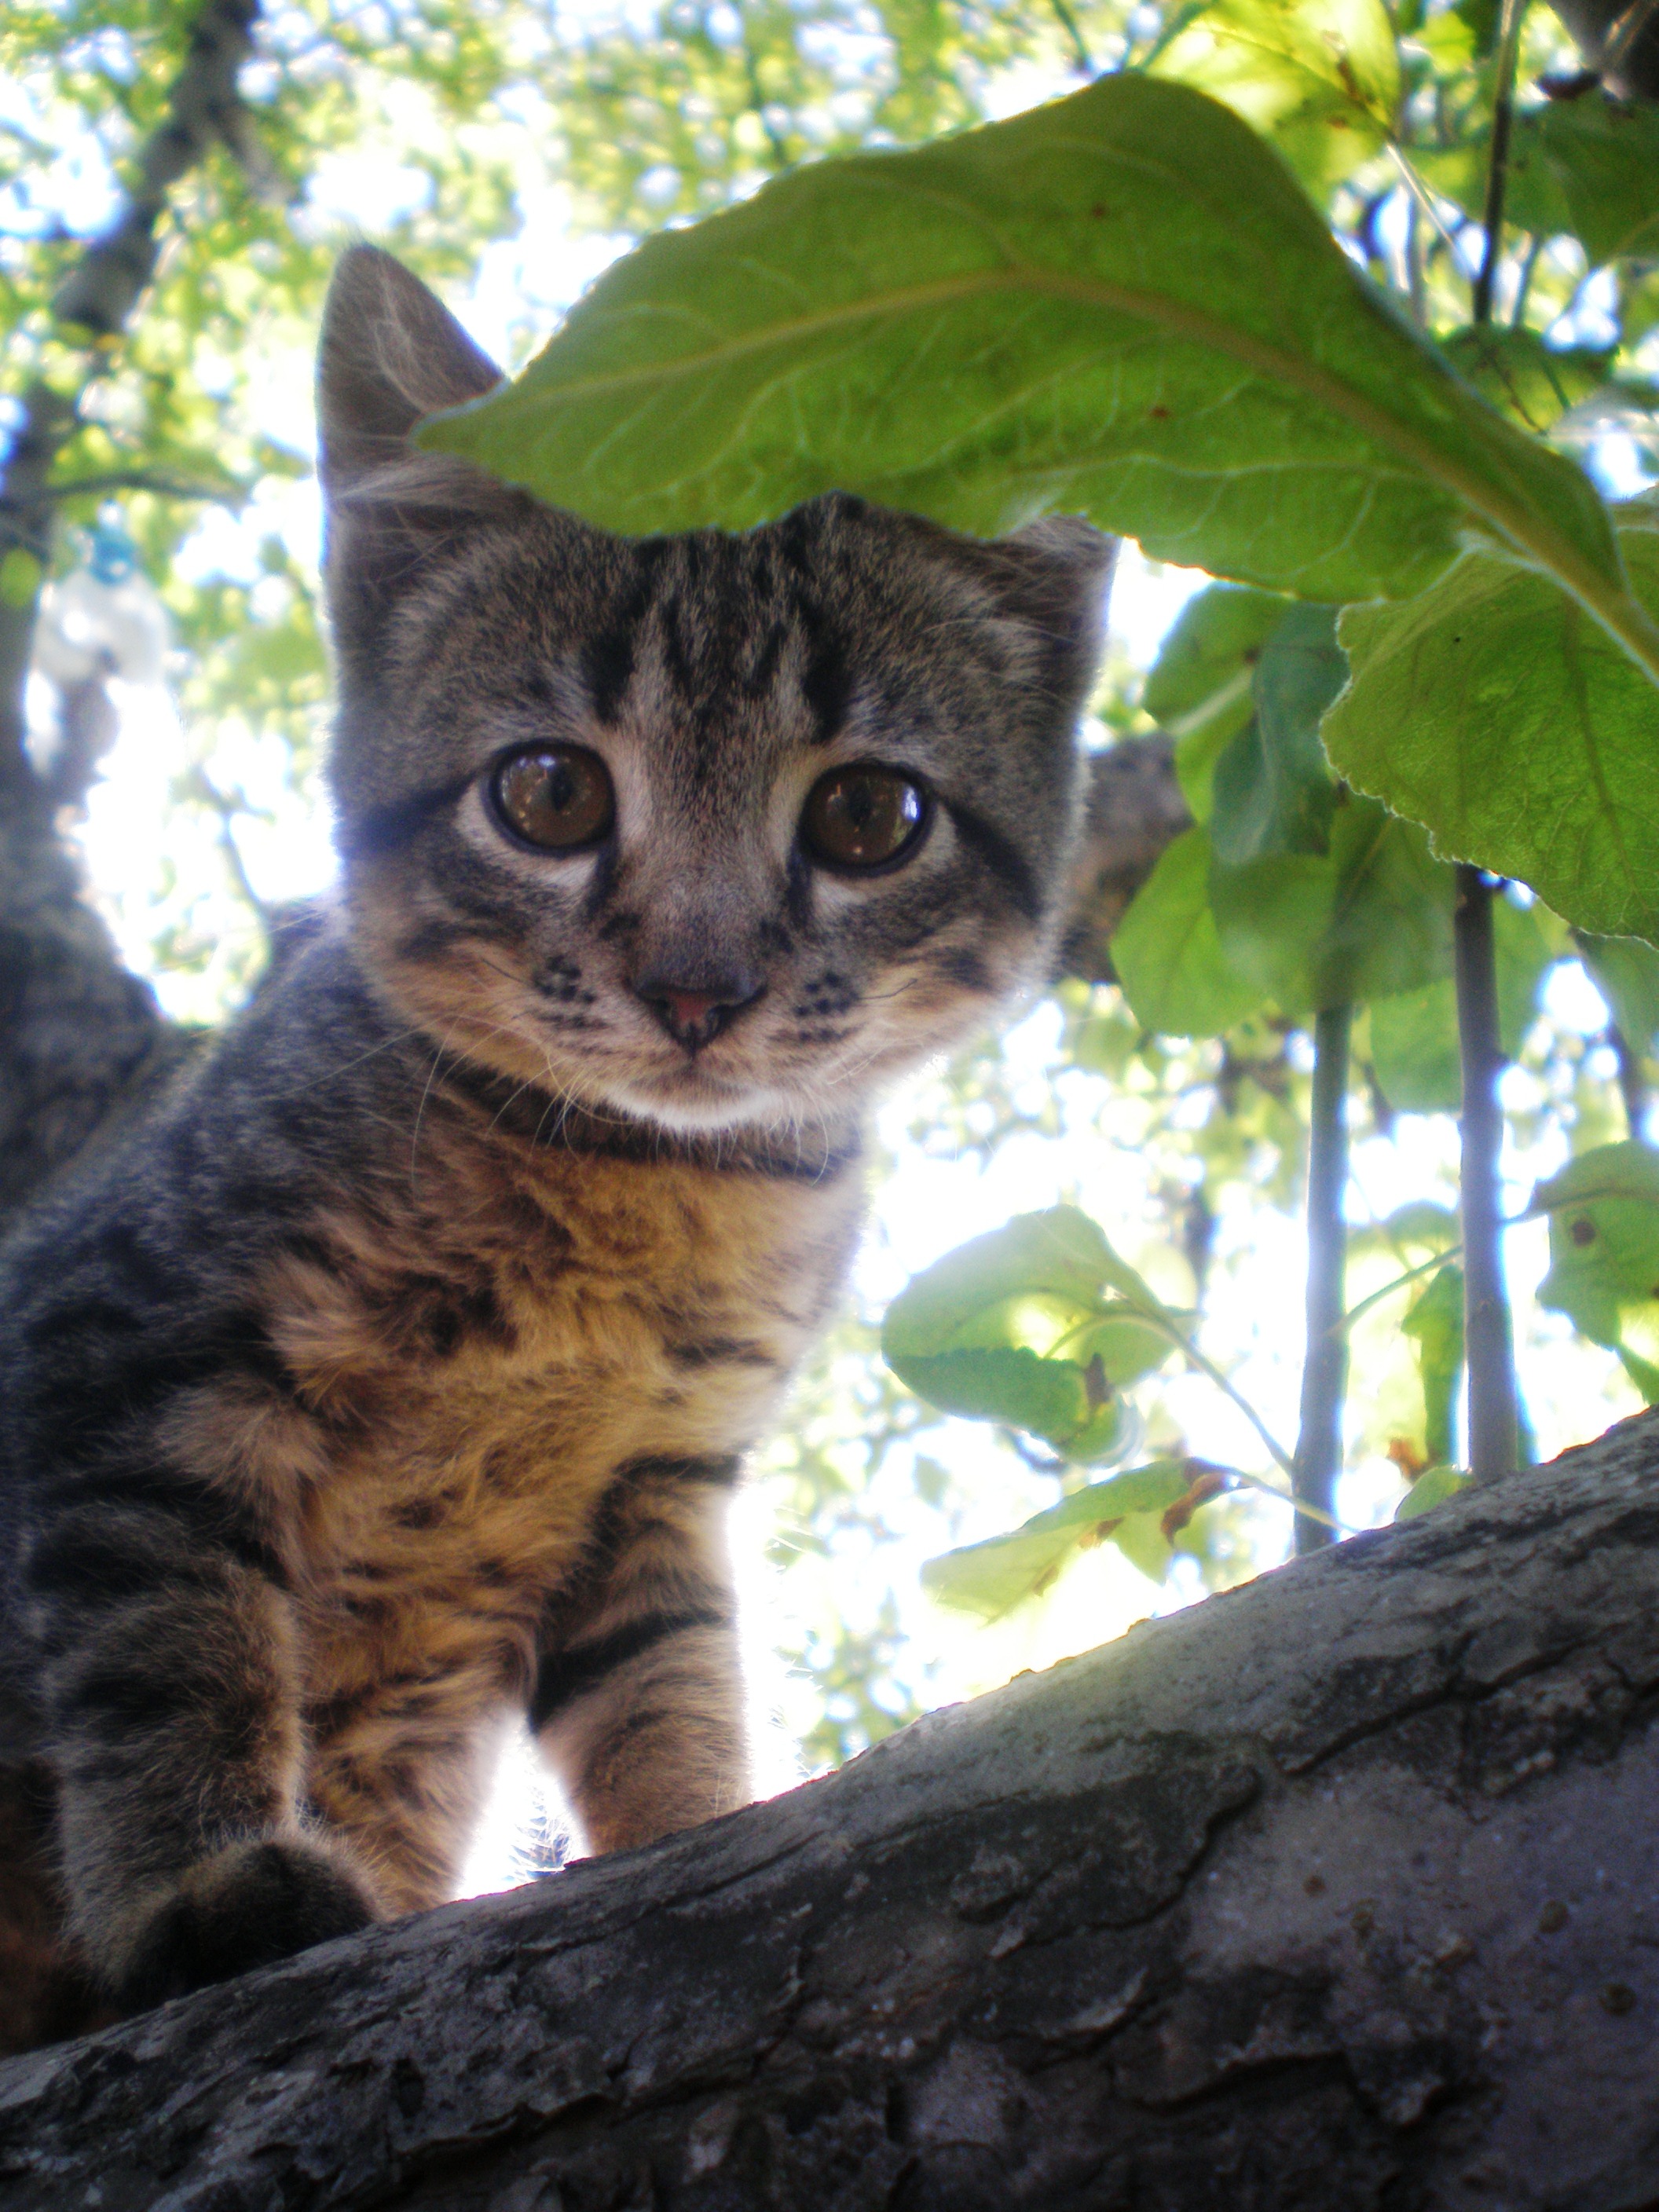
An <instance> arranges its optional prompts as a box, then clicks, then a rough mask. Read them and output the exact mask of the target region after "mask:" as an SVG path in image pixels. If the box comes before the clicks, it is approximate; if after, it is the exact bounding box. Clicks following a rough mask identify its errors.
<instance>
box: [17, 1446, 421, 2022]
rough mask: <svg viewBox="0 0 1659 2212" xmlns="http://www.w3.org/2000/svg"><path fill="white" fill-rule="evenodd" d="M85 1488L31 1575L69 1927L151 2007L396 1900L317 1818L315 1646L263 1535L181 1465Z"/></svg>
mask: <svg viewBox="0 0 1659 2212" xmlns="http://www.w3.org/2000/svg"><path fill="white" fill-rule="evenodd" d="M106 1482H107V1476H106V1475H105V1476H103V1477H102V1478H101V1479H100V1484H99V1486H98V1487H99V1489H102V1488H103V1487H104V1485H105V1484H106ZM76 1488H77V1486H76V1484H75V1483H74V1481H73V1480H72V1479H71V1480H66V1481H65V1482H64V1484H63V1485H62V1486H60V1489H59V1492H58V1500H57V1505H56V1510H50V1511H48V1512H47V1513H46V1514H45V1515H44V1516H42V1520H41V1522H40V1525H39V1526H38V1527H37V1529H36V1531H35V1533H34V1536H33V1541H32V1543H31V1544H30V1546H29V1547H28V1551H27V1559H26V1568H25V1572H26V1577H27V1587H28V1589H29V1591H30V1594H31V1599H32V1604H31V1614H32V1626H33V1630H34V1632H35V1634H36V1636H37V1638H39V1642H40V1648H41V1650H42V1653H43V1656H44V1658H45V1661H46V1665H45V1668H44V1686H45V1690H46V1753H47V1756H48V1758H49V1759H50V1761H51V1764H52V1768H53V1769H54V1771H55V1773H56V1777H57V1780H58V1790H59V1804H58V1838H59V1847H60V1850H61V1854H62V1864H63V1873H64V1882H65V1886H66V1887H67V1889H68V1892H69V1897H70V1914H69V1923H68V1933H69V1935H70V1938H71V1940H72V1942H74V1943H75V1945H76V1948H77V1950H78V1951H79V1953H80V1954H81V1955H82V1958H83V1959H84V1960H85V1961H86V1963H87V1964H88V1966H89V1967H90V1969H91V1970H92V1972H94V1975H95V1976H96V1977H97V1978H98V1979H99V1981H100V1983H101V1984H102V1985H103V1986H104V1987H105V1988H106V1990H108V1991H109V1992H110V1994H111V1995H112V1996H113V1998H114V1999H115V2001H116V2002H117V2003H118V2004H119V2005H121V2006H122V2007H123V2008H125V2009H129V2010H136V2009H139V2008H143V2007H144V2006H147V2005H150V2004H155V2003H158V2002H161V2000H162V1999H163V1998H165V1997H169V1996H179V1995H181V1994H182V1993H183V1992H185V1990H191V1989H196V1988H198V1987H200V1986H202V1985H203V1984H205V1983H208V1982H216V1981H222V1980H224V1979H226V1978H228V1977H229V1976H230V1975H233V1974H238V1973H242V1972H246V1971H247V1970H248V1969H249V1968H251V1967H253V1966H262V1965H264V1964H267V1963H268V1962H269V1961H270V1960H275V1959H279V1958H284V1957H287V1956H288V1955H289V1954H291V1953H293V1952H295V1951H300V1950H303V1949H305V1948H307V1947H308V1946H309V1945H311V1944H313V1943H319V1942H325V1940H326V1939H328V1938H329V1937H331V1936H341V1935H345V1934H348V1933H349V1932H350V1931H351V1930H352V1929H357V1928H361V1927H362V1926H364V1925H365V1924H366V1923H368V1921H370V1920H372V1919H374V1918H375V1917H378V1911H377V1906H376V1903H375V1899H374V1893H373V1889H372V1886H371V1884H370V1882H369V1881H368V1877H367V1876H366V1875H365V1874H364V1872H363V1871H362V1869H361V1868H360V1867H358V1866H357V1865H356V1864H355V1863H353V1861H352V1860H351V1858H350V1857H349V1855H348V1854H347V1853H346V1852H344V1851H343V1850H341V1849H340V1848H339V1847H338V1846H337V1845H336V1844H331V1843H329V1842H327V1841H325V1839H323V1838H319V1836H317V1835H314V1834H312V1833H308V1832H307V1830H306V1829H305V1827H304V1826H303V1825H302V1823H301V1819H300V1817H299V1814H298V1811H297V1805H296V1800H297V1796H298V1792H299V1787H300V1780H301V1755H302V1751H301V1725H300V1669H299V1662H298V1651H297V1640H296V1637H295V1625H294V1621H293V1617H292V1613H291V1609H290V1607H289V1601H288V1599H287V1598H286V1596H285V1595H283V1591H282V1589H280V1588H279V1587H278V1580H279V1577H280V1570H279V1569H278V1568H277V1566H276V1562H275V1561H274V1560H273V1561H271V1562H270V1567H269V1569H267V1567H266V1566H265V1565H264V1563H263V1562H262V1560H261V1558H260V1554H261V1551H262V1547H261V1546H260V1544H259V1541H258V1536H257V1533H256V1532H254V1531H253V1530H252V1529H251V1528H240V1527H234V1526H233V1525H232V1522H233V1519H234V1516H233V1514H232V1513H231V1512H230V1510H228V1509H224V1508H221V1510H217V1511H214V1512H211V1513H210V1512H209V1511H208V1510H204V1505H203V1502H202V1494H201V1492H200V1490H199V1488H198V1487H197V1486H191V1485H185V1484H182V1483H180V1484H176V1485H175V1484H173V1483H172V1482H170V1481H169V1480H168V1478H167V1476H166V1475H165V1474H149V1475H148V1476H147V1477H146V1479H145V1480H143V1481H142V1482H140V1481H137V1480H135V1481H134V1482H133V1483H132V1484H131V1486H129V1487H127V1494H126V1498H125V1500H124V1501H123V1503H121V1504H118V1505H116V1504H108V1503H106V1502H103V1501H102V1500H100V1498H99V1496H98V1495H97V1494H96V1492H94V1491H93V1490H91V1489H90V1488H89V1490H88V1494H87V1495H86V1497H85V1498H79V1497H77V1495H76ZM192 1508H193V1510H192Z"/></svg>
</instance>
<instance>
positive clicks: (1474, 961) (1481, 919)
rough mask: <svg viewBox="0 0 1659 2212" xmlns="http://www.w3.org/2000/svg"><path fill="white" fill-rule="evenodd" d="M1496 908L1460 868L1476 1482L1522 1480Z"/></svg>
mask: <svg viewBox="0 0 1659 2212" xmlns="http://www.w3.org/2000/svg"><path fill="white" fill-rule="evenodd" d="M1452 927H1453V938H1454V953H1453V957H1454V959H1455V963H1456V969H1457V1035H1458V1044H1459V1048H1460V1051H1461V1055H1462V1065H1463V1166H1462V1216H1463V1341H1464V1347H1465V1357H1466V1358H1467V1359H1468V1371H1469V1436H1468V1451H1469V1472H1470V1473H1471V1474H1473V1476H1474V1480H1476V1481H1477V1482H1490V1481H1492V1480H1495V1479H1496V1478H1497V1477H1498V1476H1499V1475H1504V1474H1513V1473H1514V1472H1515V1468H1516V1456H1517V1453H1518V1450H1519V1442H1518V1440H1519V1436H1520V1413H1519V1407H1518V1405H1517V1401H1516V1388H1515V1352H1514V1347H1513V1345H1512V1343H1511V1340H1510V1304H1509V1293H1508V1291H1507V1289H1506V1288H1505V1286H1504V1240H1503V1221H1502V1218H1501V1216H1500V1214H1499V1212H1498V1152H1499V1150H1500V1148H1501V1146H1502V1145H1503V1141H1504V1115H1503V1109H1502V1108H1501V1107H1500V1106H1499V1104H1498V1071H1499V1069H1500V1068H1501V1067H1502V1066H1503V1061H1504V1051H1503V1047H1502V1045H1501V1044H1500V1042H1499V1041H1498V962H1497V957H1496V954H1495V951H1494V948H1493V944H1492V885H1491V884H1489V883H1488V882H1487V881H1486V878H1485V877H1484V876H1483V875H1482V874H1481V872H1480V869H1479V868H1472V867H1469V866H1467V865H1466V864H1461V865H1460V866H1459V867H1458V870H1457V903H1456V908H1455V915H1454V919H1453V924H1452Z"/></svg>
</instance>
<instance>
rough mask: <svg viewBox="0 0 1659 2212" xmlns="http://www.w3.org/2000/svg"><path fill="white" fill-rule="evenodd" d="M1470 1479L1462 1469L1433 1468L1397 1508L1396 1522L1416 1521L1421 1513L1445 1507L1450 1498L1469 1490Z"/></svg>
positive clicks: (1412, 1488)
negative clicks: (1461, 1491) (1438, 1506)
mask: <svg viewBox="0 0 1659 2212" xmlns="http://www.w3.org/2000/svg"><path fill="white" fill-rule="evenodd" d="M1468 1486H1469V1478H1468V1475H1467V1474H1464V1472H1463V1470H1462V1468H1456V1467H1431V1468H1428V1469H1427V1470H1426V1472H1425V1473H1424V1474H1419V1476H1418V1478H1417V1480H1416V1481H1415V1482H1414V1483H1413V1485H1412V1486H1411V1488H1410V1489H1409V1490H1408V1491H1407V1492H1406V1495H1405V1496H1404V1497H1403V1498H1401V1501H1400V1503H1399V1504H1398V1505H1396V1506H1395V1512H1394V1517H1395V1520H1396V1521H1415V1520H1416V1518H1417V1516H1418V1515H1419V1513H1430V1512H1432V1511H1433V1510H1434V1508H1435V1507H1436V1506H1437V1505H1443V1504H1445V1502H1446V1500H1447V1499H1448V1498H1455V1497H1456V1495H1457V1493H1458V1492H1459V1491H1460V1490H1467V1489H1468Z"/></svg>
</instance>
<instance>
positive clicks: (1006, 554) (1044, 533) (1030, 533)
mask: <svg viewBox="0 0 1659 2212" xmlns="http://www.w3.org/2000/svg"><path fill="white" fill-rule="evenodd" d="M986 550H987V551H990V552H993V553H995V554H998V555H1000V556H1001V560H1000V563H999V566H1000V569H1001V575H1000V579H999V583H1000V592H999V596H1000V599H1001V600H1002V603H1003V605H1004V606H1005V607H1006V609H1007V611H1008V612H1009V613H1010V614H1012V615H1017V616H1018V617H1020V618H1021V619H1022V620H1023V621H1024V622H1027V623H1030V625H1031V627H1032V629H1034V630H1036V633H1037V635H1038V638H1039V639H1040V641H1041V642H1042V647H1043V648H1044V653H1045V659H1047V662H1048V681H1049V685H1050V688H1051V689H1052V690H1054V692H1055V693H1056V694H1057V695H1058V696H1061V697H1064V698H1069V699H1073V700H1074V701H1075V702H1077V703H1078V704H1079V706H1080V705H1081V704H1082V702H1083V700H1084V698H1085V696H1086V694H1087V692H1088V690H1089V687H1090V685H1091V683H1092V682H1093V680H1094V672H1095V667H1096V664H1097V661H1098V660H1099V659H1100V648H1101V645H1102V643H1103V640H1104V637H1105V634H1106V605H1107V600H1108V599H1109V595H1110V592H1111V583H1112V570H1113V568H1114V566H1115V563H1116V561H1117V551H1118V540H1117V539H1116V538H1109V537H1108V536H1107V535H1106V533H1105V532H1104V531H1103V530H1097V529H1096V528H1095V526H1094V525H1093V523H1091V522H1085V520H1083V518H1082V516H1081V515H1077V514H1053V515H1048V516H1045V517H1044V519H1043V520H1042V521H1041V522H1028V523H1027V524H1026V525H1025V526H1024V528H1023V529H1020V530H1016V531H1014V532H1012V533H1011V534H1010V535H1009V536H1008V537H1006V538H994V539H993V540H992V542H991V544H990V545H989V546H988V547H987V549H986Z"/></svg>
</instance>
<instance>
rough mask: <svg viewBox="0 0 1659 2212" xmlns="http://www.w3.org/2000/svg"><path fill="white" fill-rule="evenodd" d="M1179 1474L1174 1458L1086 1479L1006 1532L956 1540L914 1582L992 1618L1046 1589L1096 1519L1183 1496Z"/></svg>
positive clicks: (1147, 1510)
mask: <svg viewBox="0 0 1659 2212" xmlns="http://www.w3.org/2000/svg"><path fill="white" fill-rule="evenodd" d="M1187 1488H1188V1483H1187V1476H1186V1473H1185V1470H1184V1468H1182V1465H1181V1464H1180V1463H1179V1462H1176V1461H1174V1460H1153V1461H1152V1462H1149V1464H1148V1465H1146V1467H1138V1468H1131V1469H1130V1470H1129V1471H1128V1472H1127V1473H1126V1474H1118V1475H1113V1476H1112V1477H1110V1478H1109V1480H1107V1481H1105V1482H1092V1483H1090V1484H1088V1485H1087V1486H1086V1487H1085V1488H1084V1489H1082V1490H1075V1491H1073V1492H1072V1493H1071V1495H1070V1496H1069V1497H1067V1498H1061V1500H1060V1503H1059V1504H1058V1505H1051V1506H1050V1507H1049V1508H1048V1510H1047V1511H1046V1512H1043V1513H1038V1514H1036V1515H1035V1516H1033V1517H1032V1518H1031V1519H1030V1520H1029V1521H1027V1522H1024V1523H1023V1524H1022V1525H1021V1526H1020V1527H1019V1528H1015V1529H1013V1530H1012V1531H1011V1532H1010V1533H1009V1534H1007V1535H1006V1536H991V1537H987V1539H986V1541H984V1542H983V1543H979V1544H964V1545H963V1546H961V1547H958V1548H957V1550H956V1551H953V1552H946V1553H944V1554H943V1555H942V1556H941V1557H940V1558H939V1559H929V1560H928V1561H927V1564H926V1565H924V1567H923V1568H922V1571H921V1585H922V1588H923V1589H925V1590H926V1591H927V1594H928V1595H929V1596H930V1597H933V1598H935V1599H937V1601H939V1604H941V1605H948V1606H951V1607H955V1608H956V1609H957V1610H958V1611H960V1612H963V1613H977V1614H978V1615H979V1616H980V1618H981V1620H987V1621H990V1620H1000V1619H1001V1618H1002V1616H1003V1614H1004V1613H1010V1612H1012V1610H1013V1608H1014V1607H1015V1606H1017V1605H1018V1604H1019V1603H1020V1601H1022V1600H1023V1599H1024V1598H1028V1597H1030V1596H1033V1595H1036V1593H1037V1592H1039V1591H1040V1590H1042V1589H1047V1588H1048V1584H1049V1583H1051V1582H1053V1580H1054V1577H1055V1576H1056V1575H1057V1574H1058V1573H1059V1571H1060V1568H1061V1567H1062V1566H1063V1565H1065V1563H1066V1559H1068V1558H1069V1557H1070V1556H1071V1554H1072V1553H1073V1552H1074V1551H1076V1550H1078V1549H1079V1547H1081V1546H1083V1545H1085V1543H1087V1542H1089V1541H1091V1540H1093V1539H1095V1538H1096V1536H1097V1532H1098V1531H1099V1530H1100V1529H1101V1528H1102V1525H1103V1523H1107V1522H1121V1521H1122V1520H1123V1519H1125V1518H1126V1517H1127V1516H1130V1515H1134V1516H1153V1522H1154V1526H1156V1525H1157V1519H1156V1516H1159V1515H1161V1514H1163V1513H1164V1512H1166V1511H1167V1510H1169V1508H1170V1506H1172V1505H1174V1504H1176V1503H1177V1502H1178V1501H1179V1500H1180V1499H1181V1498H1183V1497H1185V1495H1186V1493H1187Z"/></svg>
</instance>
